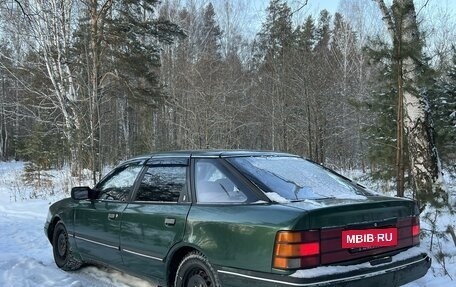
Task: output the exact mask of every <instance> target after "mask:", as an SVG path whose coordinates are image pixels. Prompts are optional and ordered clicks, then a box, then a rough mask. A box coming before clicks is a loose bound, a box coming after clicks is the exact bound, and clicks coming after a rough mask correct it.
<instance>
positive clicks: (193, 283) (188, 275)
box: [174, 252, 220, 287]
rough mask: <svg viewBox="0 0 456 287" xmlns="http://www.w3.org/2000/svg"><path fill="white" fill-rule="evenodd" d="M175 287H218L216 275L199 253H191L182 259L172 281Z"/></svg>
mask: <svg viewBox="0 0 456 287" xmlns="http://www.w3.org/2000/svg"><path fill="white" fill-rule="evenodd" d="M174 286H175V287H219V286H220V282H219V280H218V277H217V273H216V272H215V271H214V268H212V266H211V264H210V263H209V261H208V260H207V258H206V257H205V256H204V255H203V254H201V253H200V252H191V253H189V254H188V255H187V256H185V257H184V259H182V261H181V263H180V264H179V267H178V269H177V272H176V278H175V280H174Z"/></svg>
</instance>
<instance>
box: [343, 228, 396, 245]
mask: <svg viewBox="0 0 456 287" xmlns="http://www.w3.org/2000/svg"><path fill="white" fill-rule="evenodd" d="M396 245H397V228H377V229H360V230H344V231H342V248H360V247H361V248H362V247H384V246H396Z"/></svg>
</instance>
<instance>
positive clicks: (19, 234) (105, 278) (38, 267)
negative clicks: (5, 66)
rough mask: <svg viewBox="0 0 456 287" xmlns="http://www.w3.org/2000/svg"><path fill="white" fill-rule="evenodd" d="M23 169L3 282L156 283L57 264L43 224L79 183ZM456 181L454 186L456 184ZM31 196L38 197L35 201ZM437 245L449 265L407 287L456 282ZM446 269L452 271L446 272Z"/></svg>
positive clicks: (2, 178) (10, 168)
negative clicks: (31, 182)
mask: <svg viewBox="0 0 456 287" xmlns="http://www.w3.org/2000/svg"><path fill="white" fill-rule="evenodd" d="M23 168H24V164H23V163H21V162H9V163H4V162H0V286H2V287H13V286H14V287H16V286H21V287H27V286H30V287H34V286H44V287H50V286H52V287H58V286H61V287H64V286H65V287H66V286H71V287H83V286H93V287H111V286H119V287H128V286H130V287H154V285H153V284H152V283H150V282H147V281H144V280H142V279H139V278H136V277H133V276H130V275H127V274H124V273H121V272H119V271H116V270H112V269H108V268H99V267H85V268H83V269H81V270H79V271H76V272H64V271H62V270H60V269H59V268H57V266H56V265H55V263H54V260H53V258H52V249H51V245H50V244H49V242H48V241H47V239H46V237H45V235H44V232H43V225H44V221H45V220H46V215H47V210H48V207H49V205H50V204H51V203H52V202H54V201H57V200H59V199H61V198H62V197H65V196H66V195H65V194H62V193H60V192H58V190H62V189H65V188H66V187H67V185H70V184H74V183H73V182H72V180H71V179H69V178H68V176H67V175H66V173H65V172H62V171H53V172H52V173H51V179H52V182H53V184H52V185H51V186H47V187H43V188H42V189H43V190H44V191H43V190H41V191H39V192H37V190H36V188H33V187H31V186H27V185H25V184H24V183H23V181H22V171H23ZM455 182H456V181H455ZM455 182H452V183H453V185H451V184H450V186H451V187H452V188H454V187H455V185H454V183H455ZM31 196H32V197H37V198H35V199H30V197H31ZM455 222H456V217H455V216H450V215H448V214H442V215H441V216H440V218H438V221H437V224H438V226H437V227H438V228H439V230H445V229H446V226H447V225H448V224H449V223H451V224H453V225H454V223H455ZM422 229H423V230H430V229H431V226H430V225H429V224H427V223H426V222H425V221H422ZM430 242H431V240H430V236H426V237H425V238H423V239H422V244H421V245H422V247H424V248H427V249H429V246H430ZM433 245H434V253H436V254H437V251H436V250H442V251H443V252H444V253H445V256H440V258H444V259H445V263H444V264H443V263H439V262H438V260H437V259H436V258H435V257H434V258H433V264H432V267H431V269H430V270H429V272H428V273H427V275H426V276H425V277H423V278H421V279H419V280H417V281H415V282H413V283H410V284H407V285H406V286H407V287H421V286H426V287H434V286H435V287H441V286H456V247H455V245H454V243H453V241H452V240H451V237H449V236H443V237H437V236H436V237H434V238H433ZM441 262H442V261H441ZM445 269H446V272H447V273H448V274H449V275H445ZM453 280H455V281H453Z"/></svg>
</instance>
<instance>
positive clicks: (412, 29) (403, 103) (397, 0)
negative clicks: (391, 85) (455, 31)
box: [375, 0, 447, 204]
mask: <svg viewBox="0 0 456 287" xmlns="http://www.w3.org/2000/svg"><path fill="white" fill-rule="evenodd" d="M375 1H376V2H377V3H378V5H379V8H380V10H381V12H382V15H383V21H384V22H385V25H386V27H387V28H388V32H389V34H390V37H391V40H392V42H393V48H394V49H395V50H396V59H394V61H395V64H396V67H397V69H398V72H399V73H398V78H397V90H398V112H397V115H398V116H397V124H398V131H397V137H398V138H397V141H398V146H397V148H398V150H399V149H401V148H402V147H401V145H403V142H402V137H403V134H402V132H403V131H404V130H405V134H406V135H405V136H406V137H407V142H408V151H409V153H408V154H409V160H410V165H411V172H412V175H413V179H414V187H415V190H416V192H417V196H418V198H419V199H421V200H423V201H428V202H434V203H440V204H442V203H445V202H446V201H447V195H446V194H445V192H444V189H443V186H442V179H441V171H440V164H439V157H438V154H437V149H436V147H435V144H434V138H433V130H432V123H431V120H430V117H429V110H428V102H427V99H426V97H425V96H424V95H422V94H420V93H419V90H420V89H419V86H418V77H419V73H420V70H421V65H422V59H423V55H422V49H423V48H422V47H423V45H422V42H421V39H420V32H419V27H418V23H417V20H416V12H415V7H414V3H413V0H394V1H393V5H392V6H391V7H390V8H388V7H387V6H386V5H385V3H384V1H383V0H375ZM399 153H400V151H399ZM400 156H401V154H398V157H400ZM399 164H400V163H399ZM398 169H399V167H398ZM398 184H401V183H400V182H398Z"/></svg>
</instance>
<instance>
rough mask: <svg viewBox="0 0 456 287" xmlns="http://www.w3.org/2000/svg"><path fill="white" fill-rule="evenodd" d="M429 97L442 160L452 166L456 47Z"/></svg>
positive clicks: (455, 157) (455, 141)
mask: <svg viewBox="0 0 456 287" xmlns="http://www.w3.org/2000/svg"><path fill="white" fill-rule="evenodd" d="M429 98H430V106H431V113H432V118H433V119H434V125H435V134H436V137H435V138H436V145H437V148H438V150H439V152H440V155H441V157H442V161H443V162H444V163H446V164H448V166H449V167H451V166H452V163H454V162H455V160H456V48H453V59H452V62H451V65H450V67H449V69H448V71H446V73H445V74H444V75H443V76H441V77H440V79H439V80H438V81H436V83H435V88H434V89H433V90H431V91H430V93H429Z"/></svg>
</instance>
